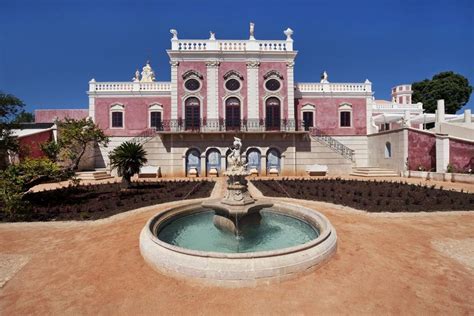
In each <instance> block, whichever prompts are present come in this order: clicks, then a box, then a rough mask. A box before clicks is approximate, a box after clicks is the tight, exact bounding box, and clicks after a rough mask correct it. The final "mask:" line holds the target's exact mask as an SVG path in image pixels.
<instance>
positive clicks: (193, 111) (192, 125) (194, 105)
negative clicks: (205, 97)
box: [184, 97, 201, 130]
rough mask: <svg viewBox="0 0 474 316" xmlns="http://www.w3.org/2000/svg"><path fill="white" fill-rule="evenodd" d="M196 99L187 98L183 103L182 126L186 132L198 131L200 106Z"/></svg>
mask: <svg viewBox="0 0 474 316" xmlns="http://www.w3.org/2000/svg"><path fill="white" fill-rule="evenodd" d="M200 105H201V104H200V102H199V99H198V98H195V97H190V98H187V99H186V101H185V103H184V124H185V126H184V127H185V129H186V130H199V126H200V121H201V106H200Z"/></svg>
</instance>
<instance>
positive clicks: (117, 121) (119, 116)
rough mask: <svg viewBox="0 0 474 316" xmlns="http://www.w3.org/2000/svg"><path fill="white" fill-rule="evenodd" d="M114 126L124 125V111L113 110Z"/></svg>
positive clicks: (120, 126)
mask: <svg viewBox="0 0 474 316" xmlns="http://www.w3.org/2000/svg"><path fill="white" fill-rule="evenodd" d="M112 127H113V128H122V127H123V112H112Z"/></svg>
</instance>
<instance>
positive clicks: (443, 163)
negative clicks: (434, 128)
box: [436, 134, 449, 172]
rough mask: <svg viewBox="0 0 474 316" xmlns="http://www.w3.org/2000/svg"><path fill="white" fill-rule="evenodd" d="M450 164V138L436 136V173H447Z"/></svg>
mask: <svg viewBox="0 0 474 316" xmlns="http://www.w3.org/2000/svg"><path fill="white" fill-rule="evenodd" d="M448 164H449V137H448V135H444V134H436V172H446V170H447V168H448Z"/></svg>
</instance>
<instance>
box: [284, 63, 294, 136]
mask: <svg viewBox="0 0 474 316" xmlns="http://www.w3.org/2000/svg"><path fill="white" fill-rule="evenodd" d="M294 66H295V62H294V61H293V60H291V61H289V62H287V63H286V77H287V84H288V93H287V95H288V120H290V122H291V121H293V122H295V124H296V117H295V82H294V71H293V69H294ZM290 126H291V125H290ZM294 129H295V126H294V125H293V126H292V127H291V130H294Z"/></svg>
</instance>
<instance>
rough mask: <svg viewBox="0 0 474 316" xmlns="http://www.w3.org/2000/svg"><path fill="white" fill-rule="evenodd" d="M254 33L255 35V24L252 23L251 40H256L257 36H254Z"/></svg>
mask: <svg viewBox="0 0 474 316" xmlns="http://www.w3.org/2000/svg"><path fill="white" fill-rule="evenodd" d="M254 33H255V24H254V23H253V22H250V37H249V40H252V41H253V40H255V36H254Z"/></svg>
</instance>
